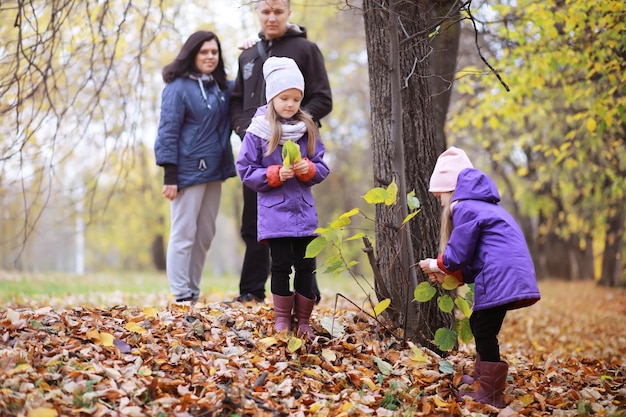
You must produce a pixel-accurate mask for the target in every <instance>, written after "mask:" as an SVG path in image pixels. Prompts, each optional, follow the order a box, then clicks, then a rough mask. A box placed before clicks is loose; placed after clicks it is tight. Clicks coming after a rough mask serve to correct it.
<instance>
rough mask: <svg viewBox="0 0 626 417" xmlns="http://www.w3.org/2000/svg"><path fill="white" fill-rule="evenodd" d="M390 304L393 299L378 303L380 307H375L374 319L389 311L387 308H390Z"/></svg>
mask: <svg viewBox="0 0 626 417" xmlns="http://www.w3.org/2000/svg"><path fill="white" fill-rule="evenodd" d="M390 304H391V299H389V298H385V299H384V300H383V301H381V302H380V303H378V305H377V306H376V307H374V311H373V312H372V316H374V317H378V316H380V315H381V313H382V312H383V311H385V310H387V307H389V305H390Z"/></svg>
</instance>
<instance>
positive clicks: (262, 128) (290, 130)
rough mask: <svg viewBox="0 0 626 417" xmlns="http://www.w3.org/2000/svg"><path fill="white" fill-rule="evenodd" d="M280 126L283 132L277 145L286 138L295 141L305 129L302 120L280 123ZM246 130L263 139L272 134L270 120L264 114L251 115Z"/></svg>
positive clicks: (267, 138)
mask: <svg viewBox="0 0 626 417" xmlns="http://www.w3.org/2000/svg"><path fill="white" fill-rule="evenodd" d="M281 127H282V130H283V132H282V135H281V137H280V142H279V145H284V144H285V142H287V141H288V140H291V141H292V142H297V141H298V140H299V139H300V138H301V137H302V136H303V135H304V134H305V133H306V131H307V129H306V124H304V122H302V121H299V122H296V123H295V124H286V123H281ZM247 131H248V132H250V133H252V134H253V135H256V136H258V137H260V138H261V139H263V140H265V141H269V140H270V138H271V136H272V129H271V127H270V122H269V120H267V118H266V117H265V115H262V116H256V117H253V118H252V121H251V122H250V126H249V127H248V129H247Z"/></svg>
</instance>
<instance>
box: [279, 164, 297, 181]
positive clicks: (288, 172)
mask: <svg viewBox="0 0 626 417" xmlns="http://www.w3.org/2000/svg"><path fill="white" fill-rule="evenodd" d="M278 175H279V176H280V180H281V181H282V182H285V181H287V180H288V179H289V178H293V176H294V175H295V174H294V172H293V169H292V168H289V169H287V168H285V167H281V168H280V171H278Z"/></svg>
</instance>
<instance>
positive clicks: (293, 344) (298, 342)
mask: <svg viewBox="0 0 626 417" xmlns="http://www.w3.org/2000/svg"><path fill="white" fill-rule="evenodd" d="M301 346H302V339H299V338H297V337H291V338H290V339H289V343H288V344H287V350H289V353H293V352H295V351H296V350H298V349H300V347H301Z"/></svg>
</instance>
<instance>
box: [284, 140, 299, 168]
mask: <svg viewBox="0 0 626 417" xmlns="http://www.w3.org/2000/svg"><path fill="white" fill-rule="evenodd" d="M301 159H302V156H301V155H300V147H299V146H298V145H296V144H295V143H294V142H292V141H291V140H288V141H287V142H285V144H284V145H283V167H284V168H285V169H291V166H292V165H293V164H295V163H296V162H299V161H300V160H301Z"/></svg>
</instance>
